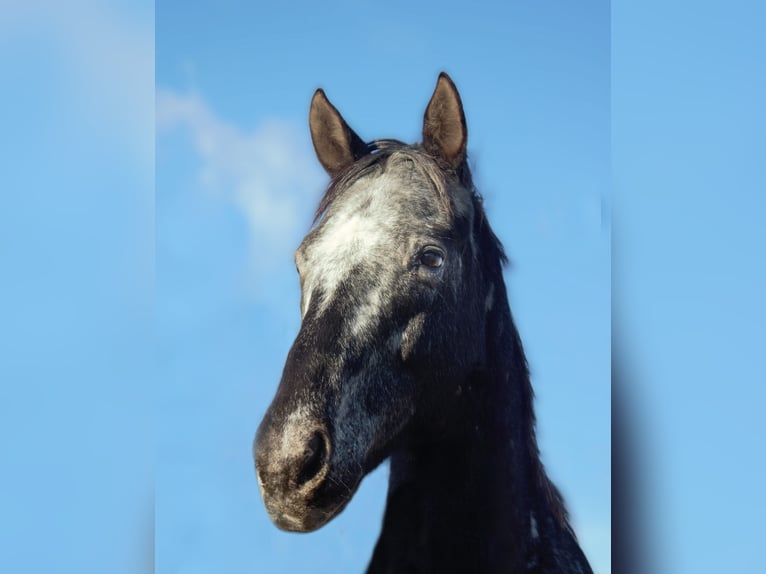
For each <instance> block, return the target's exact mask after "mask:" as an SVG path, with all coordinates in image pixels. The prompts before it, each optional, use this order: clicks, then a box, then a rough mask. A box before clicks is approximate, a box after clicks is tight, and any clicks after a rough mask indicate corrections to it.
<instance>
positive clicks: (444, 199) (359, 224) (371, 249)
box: [296, 145, 473, 313]
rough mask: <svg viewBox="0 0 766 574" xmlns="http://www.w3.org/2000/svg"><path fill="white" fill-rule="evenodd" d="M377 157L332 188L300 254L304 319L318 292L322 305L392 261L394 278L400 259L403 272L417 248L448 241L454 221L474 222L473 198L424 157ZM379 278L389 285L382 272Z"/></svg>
mask: <svg viewBox="0 0 766 574" xmlns="http://www.w3.org/2000/svg"><path fill="white" fill-rule="evenodd" d="M387 152H388V150H387ZM376 156H377V154H372V155H371V156H370V159H369V161H367V162H360V163H361V165H358V166H354V168H353V169H352V170H351V171H350V172H349V173H348V174H346V175H345V176H342V177H341V178H340V179H339V180H338V181H336V182H334V184H333V186H331V188H330V190H328V194H327V196H330V197H331V198H332V200H331V201H328V202H325V203H324V212H323V214H322V215H321V220H320V221H319V223H318V224H317V226H316V227H315V228H314V229H313V230H312V231H311V232H310V233H309V234H308V235H307V236H306V238H305V240H304V241H303V243H302V244H301V247H300V248H299V249H298V252H297V253H296V261H297V263H298V266H299V268H301V272H302V280H303V282H304V294H305V301H304V305H303V309H302V311H303V313H305V312H306V310H307V308H308V304H309V301H310V300H311V298H312V293H313V292H314V291H315V290H316V288H317V287H320V288H321V292H322V293H323V294H324V297H323V301H322V303H324V302H326V300H328V299H330V298H332V294H333V293H334V292H335V290H336V289H337V287H338V285H339V284H340V282H342V281H344V280H346V279H347V278H348V277H350V276H352V273H354V270H357V272H358V270H360V269H364V268H365V267H367V266H369V264H370V262H376V263H378V264H380V263H382V262H384V261H388V262H390V263H391V264H393V267H392V268H391V270H392V271H393V269H394V268H396V267H399V265H397V264H396V263H395V259H399V262H400V263H401V264H403V263H404V261H405V260H406V258H408V257H410V256H411V255H412V249H413V248H414V246H415V245H416V244H418V243H424V242H427V240H428V239H429V238H430V239H439V238H445V237H448V236H449V235H448V234H449V233H450V231H451V230H452V229H454V227H455V225H454V223H455V220H456V219H464V220H466V221H467V222H470V221H472V217H473V200H472V196H471V191H469V190H466V189H465V188H463V187H462V186H461V185H459V184H458V182H457V180H456V179H454V178H450V177H449V176H447V177H444V176H443V175H442V171H441V170H440V168H439V166H438V165H437V164H436V163H435V162H434V160H433V159H432V158H430V157H428V156H427V155H426V154H425V153H423V152H421V151H419V150H418V149H417V148H412V147H409V146H404V145H402V147H400V148H397V149H395V150H393V151H390V152H388V153H385V155H381V156H377V157H376ZM351 175H353V177H350V176H351ZM464 228H465V227H464ZM467 228H468V229H470V225H469V226H467ZM377 273H378V275H379V279H380V280H381V281H384V279H383V277H384V276H385V273H386V269H385V266H384V268H382V269H381V268H379V269H378V270H377ZM323 307H324V305H323V304H321V303H320V308H323Z"/></svg>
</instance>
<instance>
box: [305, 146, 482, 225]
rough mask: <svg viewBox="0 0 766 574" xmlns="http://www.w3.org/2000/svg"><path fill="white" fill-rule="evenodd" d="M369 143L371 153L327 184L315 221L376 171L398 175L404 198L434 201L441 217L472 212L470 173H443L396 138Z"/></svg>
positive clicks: (425, 155)
mask: <svg viewBox="0 0 766 574" xmlns="http://www.w3.org/2000/svg"><path fill="white" fill-rule="evenodd" d="M369 147H370V150H372V153H369V154H367V155H365V156H364V157H362V158H361V159H360V160H358V161H357V162H356V163H354V164H353V165H352V166H350V167H349V168H348V169H347V170H346V171H345V172H344V173H342V174H341V175H339V176H338V177H337V178H335V179H334V180H333V182H332V183H331V184H330V186H329V188H328V189H327V192H326V193H325V195H324V197H323V198H322V201H321V202H320V204H319V208H318V209H317V212H316V218H315V222H316V221H318V220H319V219H320V218H321V217H322V216H324V215H325V213H326V212H327V210H328V208H329V207H330V205H331V204H332V203H334V202H335V201H336V199H338V198H339V197H340V196H346V195H347V194H348V191H349V188H351V187H353V188H355V189H358V188H359V183H360V182H359V180H360V179H361V178H365V176H367V175H370V174H372V173H375V172H376V171H377V172H378V173H381V172H383V173H389V174H394V177H399V178H400V180H401V183H402V187H401V191H402V192H404V193H406V194H408V197H406V198H404V199H405V200H409V202H410V203H418V202H420V201H423V200H426V199H427V200H429V203H431V202H434V201H436V202H438V204H439V205H441V206H442V208H443V216H444V218H445V219H451V218H452V216H457V217H465V218H468V217H470V214H471V213H472V212H473V204H472V200H471V193H472V189H473V184H472V182H471V181H470V176H469V178H468V181H458V178H459V176H458V175H457V174H453V175H452V176H451V177H450V176H448V175H446V172H445V171H444V170H443V169H442V167H440V166H439V165H438V164H437V162H436V160H434V158H433V157H432V156H431V155H429V154H428V153H426V152H425V151H424V150H422V149H421V148H420V147H419V146H410V145H407V144H404V143H402V142H399V141H397V140H377V141H374V142H372V143H371V144H369ZM461 175H462V174H461ZM461 179H465V178H461ZM434 205H436V204H434ZM445 223H446V224H449V223H451V221H446V222H445Z"/></svg>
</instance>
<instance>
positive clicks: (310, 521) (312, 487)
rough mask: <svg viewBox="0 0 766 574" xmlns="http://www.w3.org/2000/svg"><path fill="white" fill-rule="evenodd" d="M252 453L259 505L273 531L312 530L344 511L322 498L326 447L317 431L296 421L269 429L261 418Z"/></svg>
mask: <svg viewBox="0 0 766 574" xmlns="http://www.w3.org/2000/svg"><path fill="white" fill-rule="evenodd" d="M253 452H254V456H255V468H256V474H257V477H258V485H259V487H260V490H261V496H262V497H263V502H264V504H265V506H266V510H267V511H268V513H269V517H270V518H271V520H272V521H273V522H274V524H276V526H278V527H279V528H281V529H283V530H289V531H293V532H309V531H311V530H316V529H317V528H319V527H320V526H322V525H324V524H325V523H326V522H327V521H328V520H330V519H331V518H332V517H333V516H335V515H336V514H337V512H338V511H340V507H342V506H343V505H344V504H338V503H339V502H340V501H338V500H332V498H334V497H328V496H326V491H327V489H326V488H324V486H325V483H326V482H327V478H328V474H329V471H330V457H331V455H332V443H331V440H330V436H329V433H328V432H327V431H326V430H325V429H324V427H323V426H322V425H319V424H317V423H316V422H314V421H309V420H305V419H302V418H301V417H298V416H289V417H287V418H286V422H285V424H284V425H273V424H271V420H270V417H268V416H267V417H265V418H264V420H263V422H262V423H261V426H260V427H259V428H258V432H257V434H256V437H255V443H254V445H253ZM342 502H343V503H345V501H342Z"/></svg>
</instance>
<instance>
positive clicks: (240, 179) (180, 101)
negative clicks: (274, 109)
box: [156, 89, 325, 264]
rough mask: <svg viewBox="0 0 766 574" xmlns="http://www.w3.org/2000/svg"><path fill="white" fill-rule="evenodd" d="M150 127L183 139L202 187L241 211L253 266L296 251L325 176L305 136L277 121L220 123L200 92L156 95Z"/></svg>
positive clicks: (219, 119)
mask: <svg viewBox="0 0 766 574" xmlns="http://www.w3.org/2000/svg"><path fill="white" fill-rule="evenodd" d="M156 122H157V130H158V134H159V135H160V136H162V135H163V134H167V133H168V132H170V131H172V130H176V129H183V130H184V132H185V133H186V134H188V136H189V138H190V141H191V143H192V146H193V149H194V150H195V151H196V153H197V155H198V157H199V160H200V164H199V168H198V176H199V182H200V184H201V185H202V186H204V187H205V188H206V189H208V190H209V191H210V192H212V193H218V194H222V195H223V196H224V197H225V198H226V199H228V200H230V201H232V202H234V203H235V204H236V205H237V207H238V208H239V209H241V210H242V212H243V214H244V215H245V217H246V219H247V222H248V225H249V229H250V239H251V244H252V252H253V254H254V256H255V257H257V259H258V262H259V264H263V263H268V262H269V261H268V259H269V258H270V257H273V256H276V255H279V256H280V257H281V256H283V255H284V253H285V251H286V250H288V249H293V248H295V246H296V240H297V239H298V238H299V236H300V234H301V233H302V232H305V231H306V227H307V224H308V222H309V220H310V214H311V212H312V209H313V207H314V204H315V203H316V202H317V200H318V197H317V194H318V190H319V189H321V186H322V182H323V179H324V177H325V176H323V174H322V172H321V169H320V168H319V167H318V163H317V161H316V159H315V158H314V157H313V151H312V150H311V146H310V144H309V143H308V139H307V136H306V135H304V134H303V133H302V132H301V131H299V129H298V128H297V127H295V126H294V125H292V124H291V123H289V122H285V121H280V120H278V119H272V120H269V121H267V122H264V123H262V124H261V125H259V126H258V127H257V128H256V129H254V130H244V129H242V128H241V127H239V126H237V125H235V124H233V123H232V122H228V121H225V120H223V119H222V118H220V117H218V115H216V113H215V112H214V111H213V110H212V109H211V108H210V106H209V105H208V104H207V103H206V102H205V101H204V100H203V99H202V97H200V96H199V94H196V93H185V94H184V93H178V92H175V91H172V90H167V89H159V90H158V91H157V96H156Z"/></svg>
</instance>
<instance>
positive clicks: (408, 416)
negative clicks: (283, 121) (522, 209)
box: [254, 74, 591, 574]
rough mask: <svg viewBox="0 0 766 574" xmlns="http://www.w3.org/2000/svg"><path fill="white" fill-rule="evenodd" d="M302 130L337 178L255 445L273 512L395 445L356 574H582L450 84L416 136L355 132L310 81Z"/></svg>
mask: <svg viewBox="0 0 766 574" xmlns="http://www.w3.org/2000/svg"><path fill="white" fill-rule="evenodd" d="M310 127H311V135H312V139H313V142H314V147H315V149H316V152H317V156H318V158H319V161H320V162H321V163H322V165H323V166H324V167H325V169H326V170H327V172H328V173H329V174H330V176H331V177H332V183H331V184H330V187H329V188H328V190H327V193H326V194H325V196H324V197H323V199H322V201H321V204H320V206H319V210H318V212H317V220H316V222H315V226H314V227H313V229H312V230H311V231H310V232H309V234H308V235H307V236H306V238H305V239H304V241H303V242H302V244H301V246H300V248H299V249H298V251H297V252H296V256H295V259H296V264H297V267H298V272H299V274H300V280H301V293H302V295H301V314H302V324H301V328H300V332H299V333H298V335H297V338H296V340H295V343H294V344H293V347H292V348H291V350H290V352H289V354H288V357H287V361H286V364H285V368H284V372H283V375H282V380H281V382H280V385H279V388H278V389H277V393H276V396H275V397H274V400H273V402H272V404H271V406H270V407H269V409H268V411H267V413H266V415H265V417H264V419H263V421H262V423H261V425H260V427H259V429H258V433H257V435H256V440H255V445H254V452H255V461H256V469H257V475H258V482H259V485H260V488H261V493H262V495H263V500H264V503H265V505H266V509H267V510H268V512H269V515H270V517H271V519H272V520H273V521H274V523H275V524H276V525H277V526H279V527H280V528H282V529H285V530H291V531H298V532H307V531H311V530H314V529H317V528H319V527H321V526H322V525H324V524H325V523H327V522H328V521H329V520H331V519H332V518H333V517H334V516H336V515H337V514H338V513H339V512H341V510H343V508H344V507H345V505H346V504H347V503H348V502H349V500H350V499H351V497H352V496H353V494H354V492H355V491H356V489H357V487H358V485H359V483H360V482H361V480H362V478H363V477H364V476H365V475H366V474H367V473H368V472H369V471H370V470H372V469H373V468H375V467H376V466H377V465H378V464H379V463H380V462H381V461H382V460H384V459H385V458H387V457H390V458H391V476H390V483H389V491H388V502H387V507H386V511H385V517H384V520H383V531H382V533H381V535H380V538H379V540H378V543H377V546H376V547H375V551H374V554H373V556H372V560H371V563H370V565H369V568H368V572H371V573H378V572H390V573H397V574H401V573H407V572H476V573H479V572H511V573H514V572H527V573H553V572H557V573H558V572H561V573H582V574H585V573H589V572H591V568H590V566H589V565H588V562H587V560H586V558H585V556H584V555H583V553H582V551H581V550H580V547H579V546H578V544H577V541H576V538H575V535H574V533H573V532H572V529H571V527H570V526H569V523H568V518H567V513H566V510H565V508H564V504H563V501H562V499H561V496H560V495H559V493H558V491H557V490H556V488H555V487H554V486H553V484H551V482H550V480H549V479H548V477H547V475H546V473H545V470H544V468H543V465H542V463H541V461H540V455H539V452H538V448H537V441H536V438H535V419H534V411H533V404H532V403H533V393H532V387H531V385H530V380H529V373H528V370H527V363H526V359H525V357H524V351H523V349H522V345H521V341H520V339H519V335H518V332H517V330H516V327H515V326H514V323H513V319H512V316H511V312H510V308H509V306H508V299H507V295H506V289H505V282H504V280H503V274H502V269H503V264H504V262H505V254H504V252H503V248H502V246H501V244H500V242H499V241H498V239H497V238H496V236H495V235H494V233H493V232H492V230H491V228H490V226H489V223H488V222H487V219H486V215H485V213H484V209H483V207H482V202H481V198H480V196H479V194H478V193H477V192H476V190H475V188H474V186H473V183H472V180H471V174H470V170H469V168H468V164H467V161H466V141H467V130H466V124H465V117H464V114H463V107H462V103H461V101H460V96H459V95H458V92H457V90H456V88H455V86H454V84H453V83H452V81H451V80H450V78H449V77H448V76H447V75H446V74H442V75H440V77H439V80H438V83H437V86H436V90H435V91H434V94H433V96H432V98H431V101H430V102H429V104H428V107H427V109H426V113H425V118H424V123H423V142H422V144H419V145H414V146H410V145H406V144H403V143H401V142H397V141H393V140H379V141H375V142H372V143H370V144H366V143H364V142H363V141H362V140H361V139H360V138H359V136H357V135H356V133H354V131H353V130H351V128H349V126H348V125H347V124H346V122H345V121H344V120H343V118H342V117H341V115H340V114H339V113H338V111H337V110H336V109H335V108H334V107H333V106H332V104H331V103H330V102H329V101H328V100H327V98H326V97H325V95H324V92H322V91H321V90H318V91H317V92H316V94H315V95H314V98H313V100H312V104H311V112H310Z"/></svg>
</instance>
